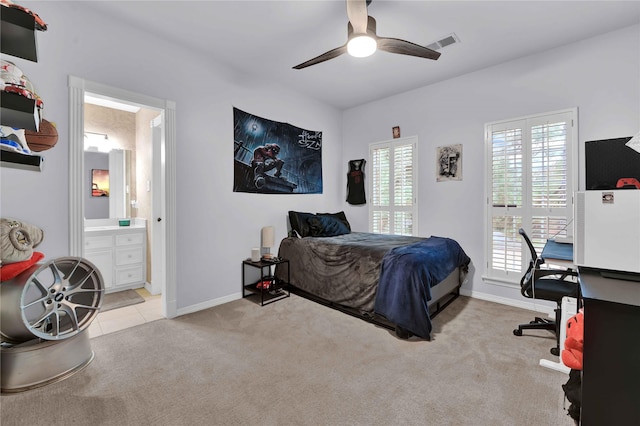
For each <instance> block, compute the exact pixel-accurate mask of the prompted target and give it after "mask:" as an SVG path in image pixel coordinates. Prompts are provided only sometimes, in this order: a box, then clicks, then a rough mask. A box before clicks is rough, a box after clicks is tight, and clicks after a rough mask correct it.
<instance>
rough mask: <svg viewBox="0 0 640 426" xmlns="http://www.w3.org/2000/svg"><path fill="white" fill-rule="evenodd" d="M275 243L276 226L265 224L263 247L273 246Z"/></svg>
mask: <svg viewBox="0 0 640 426" xmlns="http://www.w3.org/2000/svg"><path fill="white" fill-rule="evenodd" d="M274 245H275V228H274V227H273V226H265V227H263V228H262V247H273V246H274Z"/></svg>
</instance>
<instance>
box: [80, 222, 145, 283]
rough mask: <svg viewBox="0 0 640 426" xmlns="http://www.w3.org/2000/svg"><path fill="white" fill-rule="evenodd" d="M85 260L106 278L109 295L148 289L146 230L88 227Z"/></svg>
mask: <svg viewBox="0 0 640 426" xmlns="http://www.w3.org/2000/svg"><path fill="white" fill-rule="evenodd" d="M84 257H85V258H86V259H87V260H89V261H90V262H91V263H93V264H94V265H95V266H96V267H97V268H98V270H99V271H100V273H101V274H102V278H103V279H104V284H105V292H106V293H112V292H116V291H121V290H126V289H130V288H140V287H144V284H145V281H146V278H147V265H146V264H147V259H146V258H147V229H146V226H144V225H134V224H132V225H131V226H90V227H85V234H84Z"/></svg>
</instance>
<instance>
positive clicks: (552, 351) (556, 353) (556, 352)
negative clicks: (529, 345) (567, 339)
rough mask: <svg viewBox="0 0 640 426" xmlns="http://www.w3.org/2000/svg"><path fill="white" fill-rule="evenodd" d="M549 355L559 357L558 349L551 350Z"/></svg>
mask: <svg viewBox="0 0 640 426" xmlns="http://www.w3.org/2000/svg"><path fill="white" fill-rule="evenodd" d="M550 352H551V355H555V356H560V348H551V350H550Z"/></svg>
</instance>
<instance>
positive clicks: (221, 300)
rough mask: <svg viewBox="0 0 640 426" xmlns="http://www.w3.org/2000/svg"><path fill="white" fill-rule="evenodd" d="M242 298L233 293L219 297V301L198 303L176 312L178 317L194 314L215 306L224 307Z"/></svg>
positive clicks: (240, 295)
mask: <svg viewBox="0 0 640 426" xmlns="http://www.w3.org/2000/svg"><path fill="white" fill-rule="evenodd" d="M241 298H242V294H240V293H239V292H238V293H233V294H230V295H228V296H225V297H219V298H217V299H212V300H207V301H206V302H202V303H196V304H195V305H190V306H185V307H184V308H179V309H177V311H176V316H178V317H179V316H181V315H186V314H192V313H194V312H198V311H201V310H203V309H209V308H213V307H214V306H218V305H223V304H225V303H229V302H233V301H234V300H238V299H241Z"/></svg>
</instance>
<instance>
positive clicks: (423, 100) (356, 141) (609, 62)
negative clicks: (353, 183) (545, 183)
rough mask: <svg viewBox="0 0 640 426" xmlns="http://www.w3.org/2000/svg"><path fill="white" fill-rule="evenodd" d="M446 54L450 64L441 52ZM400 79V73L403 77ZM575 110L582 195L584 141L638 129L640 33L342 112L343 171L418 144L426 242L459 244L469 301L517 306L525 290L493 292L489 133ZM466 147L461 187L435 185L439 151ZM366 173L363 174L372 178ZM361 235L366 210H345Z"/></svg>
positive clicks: (627, 32) (623, 32)
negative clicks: (392, 142) (397, 143)
mask: <svg viewBox="0 0 640 426" xmlns="http://www.w3.org/2000/svg"><path fill="white" fill-rule="evenodd" d="M443 55H446V50H444V52H443ZM399 72H401V71H399ZM574 106H575V107H578V115H579V141H580V146H579V149H580V153H579V154H580V168H581V170H580V187H581V188H583V187H584V170H582V165H583V164H584V141H587V140H594V139H606V138H614V137H622V136H631V135H634V134H636V133H637V132H638V131H639V130H640V26H637V25H636V26H632V27H627V28H623V29H620V30H618V31H615V32H611V33H608V34H605V35H602V36H599V37H596V38H592V39H588V40H583V41H581V42H577V43H574V44H570V45H566V46H564V47H561V48H557V49H554V50H551V51H547V52H543V53H541V54H537V55H534V56H529V57H525V58H522V59H519V60H516V61H511V62H507V63H504V64H500V65H496V66H494V67H491V68H487V69H485V70H482V71H479V72H475V73H471V74H467V75H464V76H461V77H459V78H454V79H451V80H448V81H445V82H442V83H439V84H434V85H431V86H427V87H424V88H421V89H417V90H413V91H410V92H406V93H402V94H399V95H396V96H393V97H390V98H387V99H382V100H378V101H375V102H371V103H369V104H366V105H362V106H359V107H356V108H352V109H350V110H347V111H345V112H344V115H343V128H342V129H343V130H342V139H343V140H344V141H345V142H344V146H343V153H342V158H343V163H346V161H348V160H349V159H357V158H368V146H369V144H370V143H372V142H377V141H382V140H388V139H391V129H392V127H393V126H396V125H399V126H400V128H401V132H402V136H411V135H418V138H419V147H418V150H419V151H418V152H419V158H420V160H419V207H418V209H419V220H418V226H419V233H420V235H423V236H428V235H438V236H446V237H452V238H454V239H456V240H458V241H459V242H460V244H461V245H462V247H463V248H464V250H465V251H466V252H467V254H468V255H469V256H470V257H471V259H472V263H473V268H472V270H473V272H472V274H471V279H470V281H469V282H468V283H467V284H466V285H465V286H464V288H463V289H464V291H465V292H466V293H467V294H473V295H476V296H479V297H487V298H491V299H493V300H501V298H506V299H508V300H506V301H507V302H510V303H511V302H514V303H519V302H520V301H522V297H521V296H520V293H519V288H516V287H505V286H497V285H492V284H486V283H484V282H483V281H482V274H483V273H484V270H485V267H484V265H485V257H484V255H485V249H484V248H485V242H484V215H485V203H484V179H485V175H484V167H485V164H484V124H485V123H487V122H491V121H497V120H502V119H508V118H515V117H520V116H524V115H529V114H535V113H541V112H546V111H554V110H559V109H563V108H567V107H574ZM451 144H462V145H463V155H462V163H463V165H462V167H463V180H462V181H448V182H440V183H437V182H436V171H435V150H436V147H437V146H442V145H451ZM367 170H369V169H365V174H366V172H367ZM345 211H346V212H347V216H348V217H349V219H350V220H351V223H352V225H353V227H354V228H355V229H359V230H366V229H367V220H368V216H367V212H368V210H367V207H366V206H365V207H364V208H362V207H351V206H347V207H346V208H345Z"/></svg>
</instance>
